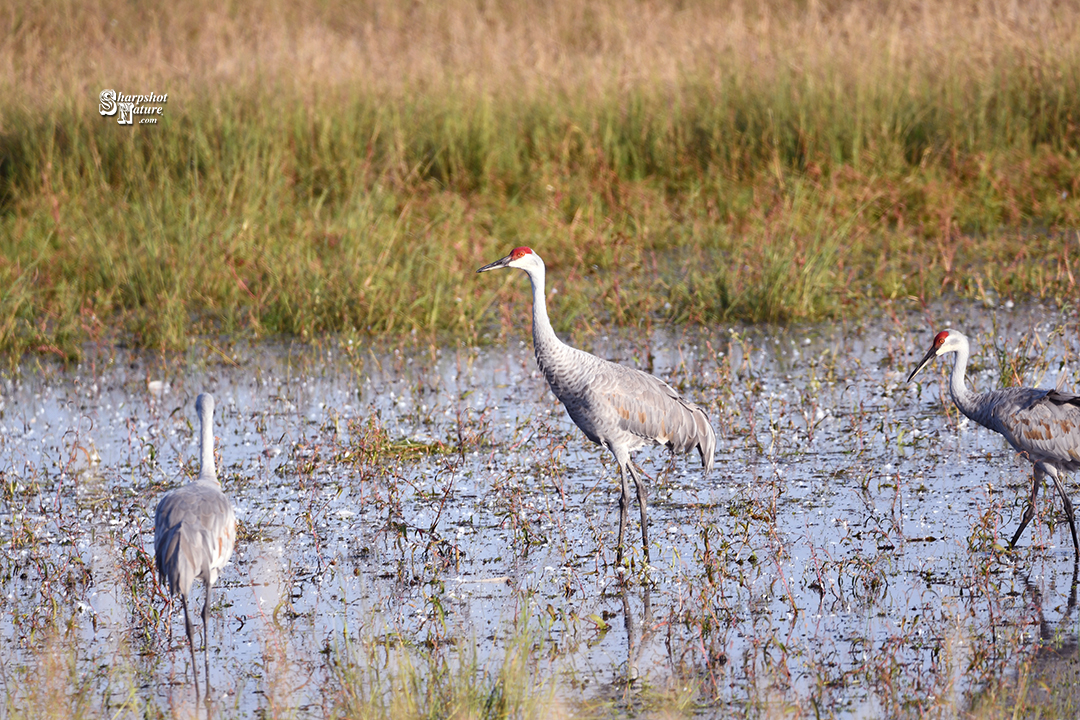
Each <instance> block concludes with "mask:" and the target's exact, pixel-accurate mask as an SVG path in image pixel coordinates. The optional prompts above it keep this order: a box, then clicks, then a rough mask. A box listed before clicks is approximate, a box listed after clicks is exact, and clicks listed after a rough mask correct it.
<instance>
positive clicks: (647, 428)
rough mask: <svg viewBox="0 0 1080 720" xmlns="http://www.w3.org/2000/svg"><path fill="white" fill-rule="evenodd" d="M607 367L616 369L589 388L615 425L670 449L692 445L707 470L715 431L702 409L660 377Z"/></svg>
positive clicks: (710, 463) (680, 450)
mask: <svg viewBox="0 0 1080 720" xmlns="http://www.w3.org/2000/svg"><path fill="white" fill-rule="evenodd" d="M608 366H609V367H611V368H618V370H615V371H613V372H610V373H604V374H602V376H601V377H599V378H598V379H597V381H596V383H595V385H594V387H593V388H592V389H593V391H594V392H595V393H597V394H598V395H599V396H601V397H602V398H603V400H604V404H605V405H607V406H608V407H610V408H611V409H612V410H613V411H614V413H615V414H616V415H617V418H616V420H615V422H616V423H617V424H618V427H619V428H620V429H622V430H624V431H626V432H629V433H631V434H633V435H636V436H637V437H640V438H643V439H645V440H647V441H650V442H655V443H658V444H660V445H666V446H667V447H668V448H670V449H671V450H672V451H674V452H679V453H682V452H686V451H688V450H690V449H692V448H695V447H696V448H697V449H698V450H699V452H700V453H701V461H702V465H704V466H705V470H706V472H708V471H710V470H711V469H712V465H713V453H714V452H715V450H716V434H715V432H714V431H713V428H712V425H711V424H710V423H709V417H708V415H706V414H705V411H704V410H703V409H702V408H700V407H698V406H697V405H695V404H693V403H691V402H689V401H687V400H684V399H683V398H682V397H680V395H679V393H678V392H676V391H675V389H674V388H673V387H671V386H670V385H668V384H667V383H666V382H664V381H663V380H661V379H660V378H657V377H655V376H653V375H649V374H648V373H646V372H642V371H641V370H636V369H634V368H628V367H624V366H622V365H617V364H615V363H608Z"/></svg>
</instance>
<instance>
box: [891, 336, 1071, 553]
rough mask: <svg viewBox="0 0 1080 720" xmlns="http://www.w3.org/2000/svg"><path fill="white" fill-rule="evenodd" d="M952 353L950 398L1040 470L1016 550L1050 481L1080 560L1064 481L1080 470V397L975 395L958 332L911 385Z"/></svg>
mask: <svg viewBox="0 0 1080 720" xmlns="http://www.w3.org/2000/svg"><path fill="white" fill-rule="evenodd" d="M950 352H955V353H956V360H955V362H954V363H953V370H952V376H951V378H950V382H949V394H950V395H952V399H953V402H954V403H955V404H956V407H957V408H958V409H959V410H960V412H961V413H963V414H964V415H965V416H966V417H968V418H970V419H971V420H974V421H975V422H977V423H979V424H980V425H982V426H983V427H985V428H989V429H990V430H993V431H994V432H996V433H1000V434H1001V435H1002V436H1003V437H1004V438H1005V439H1006V440H1007V441H1008V442H1009V444H1010V445H1012V446H1013V448H1014V449H1015V450H1016V451H1017V452H1018V453H1020V454H1021V455H1023V456H1024V457H1026V458H1027V459H1028V460H1030V461H1031V462H1032V463H1034V465H1035V473H1034V478H1033V482H1032V486H1031V492H1030V496H1029V502H1028V506H1027V509H1026V510H1025V511H1024V517H1023V519H1022V520H1021V522H1020V527H1019V528H1018V529H1017V531H1016V533H1015V534H1014V535H1013V538H1012V541H1011V542H1010V545H1013V546H1015V545H1016V541H1017V540H1019V539H1020V535H1021V534H1022V533H1023V532H1024V528H1026V527H1027V525H1028V523H1029V522H1031V519H1032V518H1033V517H1034V515H1035V498H1036V497H1037V495H1038V493H1039V487H1040V486H1041V485H1042V482H1043V480H1044V479H1045V478H1046V477H1049V478H1050V479H1051V480H1052V481H1053V483H1054V486H1055V487H1056V488H1057V491H1058V494H1059V495H1060V496H1061V500H1062V504H1063V505H1064V506H1065V515H1066V517H1067V518H1068V520H1069V529H1070V530H1071V531H1072V538H1073V547H1074V549H1075V550H1076V556H1077V558H1078V559H1080V542H1078V541H1077V536H1076V521H1075V513H1074V512H1073V505H1072V501H1071V500H1070V499H1069V495H1068V493H1067V492H1066V491H1065V487H1064V485H1062V479H1061V477H1060V474H1062V473H1067V472H1075V471H1076V470H1080V396H1077V395H1073V394H1072V393H1067V392H1062V391H1060V390H1048V389H1039V388H1023V387H1020V388H1005V389H1002V390H993V391H991V392H986V393H979V394H976V393H973V392H971V391H970V390H968V387H967V383H966V382H965V380H964V378H965V374H966V373H967V363H968V357H969V354H970V346H969V344H968V339H967V338H966V337H965V336H964V335H963V334H962V333H960V332H958V331H956V330H943V331H942V332H940V333H938V334H937V335H936V336H935V337H934V343H933V345H932V346H931V347H930V350H929V351H927V353H926V355H925V356H924V357H923V359H922V362H920V363H919V365H918V367H916V368H915V370H914V371H913V372H912V373H911V375H910V376H908V382H911V380H912V379H914V377H915V375H916V374H918V372H919V371H920V370H922V369H923V368H924V367H926V366H927V365H928V364H929V363H930V362H931V361H932V360H933V359H934V358H935V357H938V356H940V355H945V354H947V353H950Z"/></svg>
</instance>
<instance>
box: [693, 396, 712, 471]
mask: <svg viewBox="0 0 1080 720" xmlns="http://www.w3.org/2000/svg"><path fill="white" fill-rule="evenodd" d="M695 410H696V412H695V413H694V423H695V424H696V425H697V431H698V446H697V448H698V452H699V453H701V464H702V466H704V468H705V474H706V475H708V474H709V473H711V472H712V469H713V460H714V459H715V457H716V433H715V432H714V431H713V427H712V423H710V422H709V416H708V415H706V414H705V411H704V410H702V409H701V408H695Z"/></svg>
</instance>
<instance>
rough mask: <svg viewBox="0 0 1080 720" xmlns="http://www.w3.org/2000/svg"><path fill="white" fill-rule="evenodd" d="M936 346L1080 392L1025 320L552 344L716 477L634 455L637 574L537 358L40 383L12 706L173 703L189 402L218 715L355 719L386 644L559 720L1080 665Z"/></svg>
mask: <svg viewBox="0 0 1080 720" xmlns="http://www.w3.org/2000/svg"><path fill="white" fill-rule="evenodd" d="M947 324H951V325H952V326H953V327H956V328H959V329H961V330H963V331H965V332H966V333H967V334H968V335H969V337H971V338H972V342H973V360H972V366H971V367H970V368H969V376H968V377H969V383H970V384H972V385H974V386H975V388H976V389H978V390H987V389H991V388H995V387H999V386H1000V385H1001V384H1002V382H1003V377H1004V376H1011V375H1013V374H1015V376H1016V377H1018V378H1019V379H1021V380H1022V381H1023V383H1024V384H1027V385H1042V386H1049V387H1053V386H1054V385H1056V384H1057V383H1058V380H1059V375H1060V376H1063V377H1062V380H1063V382H1064V384H1065V386H1066V387H1069V388H1075V387H1078V386H1080V375H1078V371H1080V367H1078V364H1077V362H1076V358H1077V357H1078V354H1080V339H1078V334H1077V332H1076V328H1077V319H1076V316H1075V314H1073V312H1072V311H1062V310H1059V309H1057V308H1055V307H1051V306H1045V305H1039V304H1029V305H1023V306H1015V307H1014V306H1012V305H1011V304H1004V305H1001V306H998V307H986V306H985V305H981V304H969V303H960V302H955V303H951V304H948V305H940V306H933V307H929V308H925V309H922V310H920V311H917V312H916V311H899V310H897V311H893V312H882V313H881V314H880V315H879V316H877V317H873V318H867V319H864V320H859V321H838V322H835V323H829V324H822V325H813V326H804V327H798V326H796V327H785V328H765V327H734V326H731V327H729V326H721V327H710V328H702V327H692V328H691V327H688V328H681V329H677V328H670V327H661V326H659V325H654V326H653V327H650V328H643V329H639V330H631V331H624V332H620V333H619V334H618V335H610V336H606V335H602V334H595V335H590V336H587V337H583V338H573V337H570V338H566V339H567V340H569V341H570V342H572V343H573V344H576V345H578V346H580V347H583V348H584V349H587V350H590V351H591V352H594V353H596V354H598V355H601V356H602V357H606V358H609V359H612V360H615V361H618V362H621V363H625V364H628V365H632V366H635V367H639V368H642V369H644V370H647V371H649V372H652V373H654V374H656V375H658V376H660V377H662V378H664V379H665V380H667V381H669V382H670V383H671V384H672V385H674V386H675V387H677V388H678V389H679V390H680V391H681V392H682V393H683V394H684V395H686V396H687V397H689V398H690V399H692V400H694V401H696V402H698V403H700V404H702V405H703V406H705V407H706V408H707V410H708V412H709V414H710V417H711V418H712V421H713V425H714V427H715V429H716V430H717V435H718V441H719V442H718V449H717V454H716V467H715V468H714V470H713V472H712V473H711V474H710V475H709V476H707V477H706V476H704V475H703V473H702V471H701V466H700V462H699V460H698V458H697V456H696V454H694V455H688V456H685V457H671V456H670V455H669V454H668V453H667V452H666V451H664V450H663V449H661V448H656V449H651V450H644V451H641V452H639V453H638V454H637V456H636V461H637V463H638V465H639V466H641V467H642V469H643V471H644V472H645V473H646V475H647V476H648V478H649V491H650V496H649V497H650V506H649V520H650V540H651V561H652V562H651V565H650V566H649V567H647V568H645V567H643V564H642V553H641V546H640V534H639V529H638V526H637V524H636V522H635V523H633V524H632V525H631V526H630V532H629V534H628V544H627V547H628V550H629V557H630V558H631V560H632V563H633V568H632V570H631V572H629V573H628V574H627V575H626V576H625V577H623V576H621V575H619V574H618V573H617V572H616V569H615V567H614V560H615V547H614V545H615V534H616V531H617V527H618V504H617V500H618V491H617V483H618V478H617V476H618V471H617V466H616V465H615V463H614V461H613V458H612V457H611V456H610V454H609V453H608V452H607V451H605V450H602V449H601V448H599V447H598V446H595V445H592V444H590V443H588V442H587V441H586V440H585V439H584V437H583V436H582V435H581V433H580V432H579V431H578V430H577V428H576V427H574V425H573V424H572V422H571V421H570V419H569V417H568V416H567V415H566V413H565V411H564V410H563V409H562V407H561V406H560V405H559V404H558V402H557V401H556V400H555V398H554V397H553V396H552V395H551V394H550V392H549V391H548V389H547V386H546V383H545V381H544V379H543V377H542V376H541V375H540V374H539V373H538V371H537V369H536V365H535V362H534V360H533V357H532V347H531V341H530V339H529V337H528V336H527V334H526V333H527V328H522V331H521V334H520V335H517V336H514V337H513V338H512V339H511V340H510V342H509V345H493V346H484V347H452V346H444V347H431V346H427V345H424V344H422V343H417V342H402V343H401V344H399V345H397V346H369V345H367V344H364V343H363V341H352V342H350V341H347V340H343V339H326V340H324V341H323V342H321V343H318V344H316V345H309V346H300V345H279V344H265V343H263V344H252V345H248V344H225V343H223V342H220V341H216V340H207V341H205V342H203V343H201V344H200V345H199V346H198V347H196V348H193V349H192V350H191V351H190V352H188V353H187V354H185V355H184V356H183V357H161V356H158V355H153V354H132V353H129V352H126V351H122V350H118V349H105V350H102V349H100V348H99V349H94V350H92V351H90V352H88V354H87V357H86V359H85V360H84V362H83V363H82V364H80V365H79V366H78V367H75V368H66V369H65V368H63V367H60V366H53V365H49V364H47V363H43V362H37V363H33V364H30V365H26V366H25V367H23V368H22V371H21V373H20V374H19V375H18V376H17V377H16V378H15V379H9V380H6V381H5V382H4V386H3V390H2V398H0V402H2V406H0V410H2V422H0V477H2V479H3V489H4V494H3V503H2V506H0V533H2V537H3V544H2V552H0V581H2V590H3V596H2V599H0V608H2V616H0V624H2V626H3V630H4V632H3V634H2V636H0V642H2V643H3V646H2V647H3V649H2V658H3V659H2V674H3V678H4V682H5V687H6V692H7V694H8V698H9V704H14V705H18V704H19V703H23V702H25V703H34V702H46V701H48V697H49V696H51V695H52V696H54V697H55V693H60V694H61V695H71V694H80V695H82V696H85V701H84V702H85V703H88V704H89V706H90V707H95V708H96V707H100V708H102V709H103V710H107V711H109V712H110V713H121V714H123V713H125V712H130V713H131V714H140V715H156V714H159V713H163V714H165V715H171V714H176V713H178V712H179V713H183V712H186V711H185V710H184V708H189V709H190V708H191V707H193V706H194V693H193V690H192V687H191V674H190V672H191V671H190V660H189V655H188V651H187V644H186V638H185V636H184V632H183V620H182V617H181V615H180V611H179V603H175V602H174V603H172V604H168V603H167V602H166V597H165V595H164V593H163V591H162V589H161V588H160V586H159V585H158V583H157V582H156V580H155V578H154V573H153V571H152V558H153V547H152V546H153V528H152V519H153V513H154V507H155V504H156V501H157V499H158V498H159V497H160V496H161V494H162V493H164V492H166V491H167V490H168V489H170V488H172V487H176V486H177V485H179V484H181V483H184V482H186V481H187V480H188V479H189V478H190V477H192V476H193V475H194V474H195V473H196V472H197V470H198V468H197V463H198V459H197V458H198V455H197V451H198V448H197V440H198V435H197V430H198V428H197V426H196V424H197V420H196V418H195V412H194V399H195V396H196V395H197V394H198V393H200V392H210V393H212V394H213V395H214V396H215V398H216V400H217V407H218V410H217V415H216V417H215V422H216V425H215V434H216V438H217V451H218V457H219V462H220V470H219V474H220V475H221V477H222V481H223V487H224V489H225V491H226V493H227V494H228V495H229V496H230V497H231V498H232V501H233V503H234V505H235V508H236V515H237V518H238V520H239V522H240V530H239V540H238V542H237V547H236V552H235V555H234V556H233V559H232V562H231V563H230V564H229V565H228V566H227V567H226V568H225V570H224V571H223V573H222V575H221V579H220V580H219V582H218V585H217V586H216V587H215V591H214V596H213V609H212V613H211V622H210V642H209V652H208V661H209V668H210V678H209V679H210V685H211V688H212V690H211V694H210V695H211V701H212V709H213V713H214V714H215V715H222V716H233V715H243V716H247V715H252V714H263V715H276V714H280V713H281V712H282V711H285V710H287V711H288V713H289V714H291V715H296V716H299V717H309V716H310V717H321V716H324V715H330V714H333V713H334V712H336V711H337V710H339V709H340V707H339V705H338V703H339V701H340V698H341V697H343V696H347V695H348V694H349V692H348V691H346V690H345V689H343V688H348V687H349V685H350V683H352V682H357V683H359V685H362V686H363V687H364V688H366V691H368V692H374V691H373V690H372V689H371V688H372V686H373V684H372V682H371V677H373V676H372V675H363V677H365V678H367V680H365V681H364V682H360V681H357V680H356V677H357V675H356V673H362V672H367V671H372V670H375V671H378V670H379V667H378V666H379V665H380V663H384V664H385V667H383V668H382V670H381V672H382V673H383V674H382V675H380V674H379V673H378V672H376V673H375V676H377V677H386V676H392V675H393V674H394V673H398V672H405V670H404V669H403V663H404V661H403V659H402V658H403V657H404V656H401V655H391V654H390V653H389V652H388V651H384V650H385V649H386V648H388V647H390V646H397V647H403V648H406V649H411V650H412V651H414V653H416V654H418V655H419V656H426V657H428V658H429V659H430V658H431V657H437V656H440V655H445V656H446V657H452V658H453V661H452V663H451V665H453V666H458V667H461V666H468V667H473V668H474V670H475V671H476V672H479V673H486V674H487V675H488V676H491V677H495V676H498V674H499V672H500V668H503V667H505V665H506V661H507V656H508V654H509V653H511V652H513V653H523V654H524V656H525V657H526V663H525V665H526V667H527V671H526V674H527V676H528V677H529V678H531V681H530V682H533V683H535V685H534V689H535V690H538V691H539V690H543V691H545V692H550V693H551V696H552V698H553V699H552V702H554V703H556V704H558V705H559V706H562V707H573V706H574V704H575V703H606V704H608V705H610V707H611V708H613V712H620V711H631V710H633V708H635V707H640V706H643V705H645V706H647V705H648V703H650V702H652V701H653V700H652V699H651V698H655V697H658V696H663V697H667V698H669V700H670V698H672V697H674V698H676V699H678V698H683V699H684V700H685V703H686V704H685V705H684V706H683V707H690V708H696V711H697V712H700V713H703V714H712V713H716V712H721V711H730V710H731V709H733V708H735V709H739V710H744V711H745V710H754V709H758V710H760V709H762V708H764V709H766V710H767V709H769V708H781V709H784V708H786V709H792V710H798V709H801V710H803V711H807V712H817V713H821V714H826V715H840V716H853V717H854V716H864V715H867V714H877V713H886V714H896V713H897V712H903V711H905V710H911V711H913V712H915V713H916V714H917V713H918V712H919V709H920V708H926V707H931V706H934V707H943V706H944V707H950V706H951V707H955V708H963V707H967V706H969V705H970V704H971V703H972V702H973V700H974V699H975V698H977V697H978V694H979V692H980V691H981V688H982V687H984V686H985V684H986V683H987V682H989V681H991V680H993V679H995V678H1000V677H1003V676H1007V675H1008V674H1009V673H1015V672H1016V668H1017V665H1018V663H1021V662H1026V661H1030V662H1036V661H1038V662H1043V661H1044V660H1040V658H1043V657H1045V653H1046V652H1047V649H1048V648H1049V649H1055V648H1056V652H1058V653H1059V656H1064V657H1066V658H1068V657H1070V656H1069V653H1068V652H1067V651H1062V650H1061V648H1063V647H1064V648H1069V647H1073V648H1075V643H1076V634H1077V629H1078V628H1077V616H1076V613H1075V612H1074V607H1073V606H1074V604H1075V588H1076V565H1075V563H1074V552H1073V548H1072V544H1071V542H1070V539H1069V534H1068V528H1067V526H1066V525H1065V523H1064V516H1063V513H1062V509H1061V505H1060V502H1059V501H1058V500H1057V498H1056V497H1055V496H1054V495H1053V494H1052V493H1050V492H1044V493H1042V494H1040V498H1039V503H1038V509H1039V513H1038V515H1037V516H1036V518H1035V520H1034V521H1033V522H1032V524H1031V525H1030V526H1029V527H1028V529H1027V530H1026V531H1025V534H1024V536H1023V537H1022V538H1021V540H1020V542H1019V543H1018V547H1017V549H1016V551H1015V552H1011V553H1010V552H1007V551H1006V550H1005V546H1007V541H1008V539H1009V537H1011V535H1012V532H1013V530H1014V529H1015V527H1016V526H1017V524H1018V523H1019V520H1020V517H1021V514H1022V512H1023V509H1024V500H1025V498H1026V494H1027V489H1028V487H1029V483H1030V480H1031V467H1030V464H1029V463H1028V462H1027V461H1026V460H1024V459H1023V458H1021V457H1018V456H1017V455H1016V454H1015V453H1014V452H1013V451H1012V450H1011V449H1010V448H1009V447H1008V446H1007V444H1006V443H1005V441H1004V440H1003V439H1002V438H1001V437H999V436H997V435H995V434H993V433H991V432H990V431H988V430H985V429H983V428H981V427H978V426H976V425H974V424H973V423H970V422H968V421H966V420H965V419H964V418H962V416H958V414H957V412H956V410H955V408H954V407H953V406H952V403H951V401H949V400H948V398H947V394H946V393H947V386H946V383H945V378H946V370H947V369H949V368H951V358H950V359H949V360H946V361H944V362H942V361H939V362H937V363H936V364H935V365H933V366H932V367H931V368H929V369H928V370H925V371H924V372H923V373H922V374H921V375H920V376H919V377H918V378H917V379H916V380H915V381H914V382H913V383H910V384H908V383H907V382H906V378H907V375H908V373H910V371H911V370H912V369H913V367H914V365H915V363H916V362H917V361H918V360H919V359H920V358H921V357H922V355H923V352H924V351H925V350H926V348H927V347H928V346H929V343H930V341H931V339H932V337H933V334H934V332H935V331H936V330H940V329H942V328H943V327H945V326H946V325H947ZM1067 484H1068V487H1069V488H1070V489H1073V488H1075V485H1074V484H1073V479H1072V478H1069V480H1068V483H1067ZM1075 497H1076V496H1075V495H1074V498H1075ZM631 517H632V518H635V519H636V510H634V511H633V512H631ZM201 602H202V588H201V585H199V586H198V587H197V589H196V591H195V603H196V604H197V605H198V604H201ZM522 648H524V650H523V649H522ZM411 662H412V663H413V671H414V672H419V673H420V674H421V675H422V674H423V672H425V671H426V670H425V668H426V667H428V666H424V665H423V664H422V662H420V661H418V660H415V659H414V660H413V661H411ZM469 663H472V665H470V664H469ZM199 665H200V667H199V670H200V672H202V667H201V665H202V658H201V657H200V663H199ZM432 672H433V670H432ZM375 684H377V683H375Z"/></svg>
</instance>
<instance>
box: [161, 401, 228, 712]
mask: <svg viewBox="0 0 1080 720" xmlns="http://www.w3.org/2000/svg"><path fill="white" fill-rule="evenodd" d="M195 412H196V413H197V414H198V416H199V457H200V466H199V476H198V477H197V478H195V479H194V480H193V481H191V482H190V483H188V484H187V485H185V486H183V487H180V488H177V489H176V490H171V491H169V492H168V493H166V494H165V495H164V497H162V498H161V501H160V502H159V503H158V506H157V512H156V513H155V515H154V560H155V564H156V565H157V570H158V574H159V575H160V576H161V581H162V582H163V583H165V585H166V586H167V587H168V589H169V594H170V595H177V594H179V595H180V602H181V603H183V606H184V629H185V630H186V631H187V639H188V647H189V648H190V649H191V674H192V676H193V677H194V678H195V697H196V699H197V698H198V697H199V673H198V670H197V669H196V667H195V641H194V639H193V638H192V635H193V633H192V628H191V616H190V615H189V614H188V603H187V601H188V596H189V595H191V585H192V583H193V582H194V581H195V580H196V579H200V580H202V581H203V582H204V583H206V598H205V599H204V601H203V609H202V622H203V654H204V657H206V653H207V632H206V623H207V619H208V617H209V614H210V589H211V588H212V587H213V585H214V582H215V581H216V580H217V577H218V572H219V571H220V570H221V568H223V567H224V566H225V563H227V562H228V561H229V558H230V557H231V556H232V552H233V546H234V544H235V543H236V516H235V515H234V514H233V508H232V503H230V502H229V498H228V497H226V496H225V493H223V492H222V491H221V484H220V483H219V482H218V479H217V471H216V470H215V468H214V398H213V396H212V395H209V394H207V393H203V394H202V395H199V397H197V398H196V399H195ZM206 673H207V677H206V684H207V687H208V688H209V685H210V661H209V658H208V657H207V659H206Z"/></svg>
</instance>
